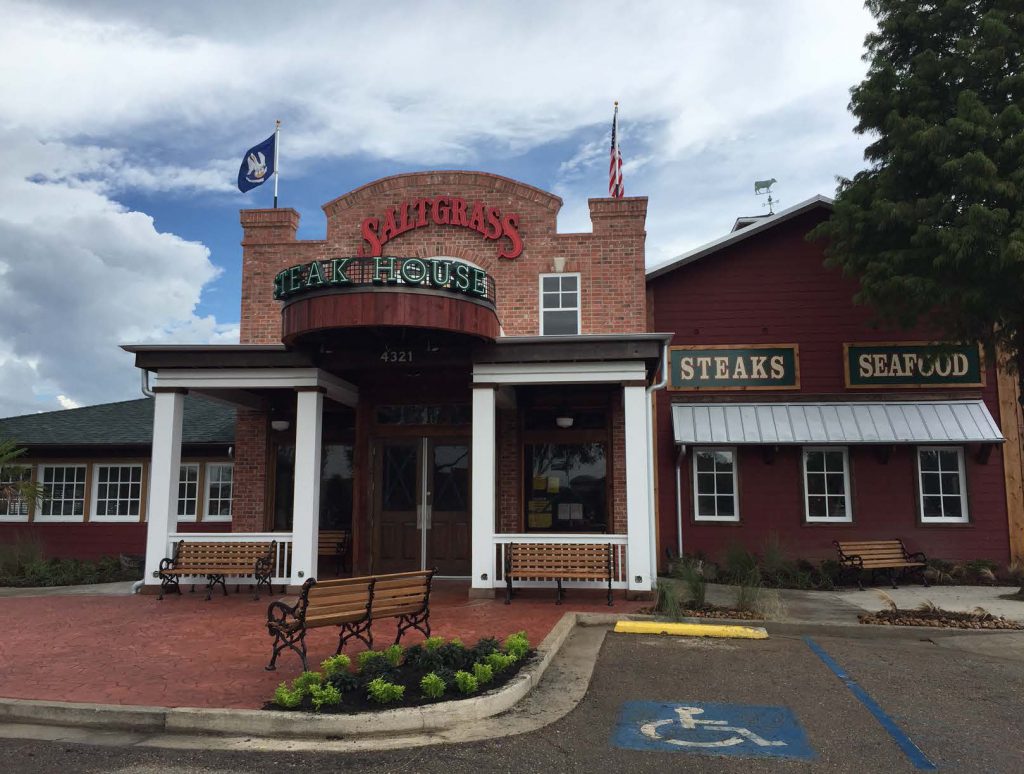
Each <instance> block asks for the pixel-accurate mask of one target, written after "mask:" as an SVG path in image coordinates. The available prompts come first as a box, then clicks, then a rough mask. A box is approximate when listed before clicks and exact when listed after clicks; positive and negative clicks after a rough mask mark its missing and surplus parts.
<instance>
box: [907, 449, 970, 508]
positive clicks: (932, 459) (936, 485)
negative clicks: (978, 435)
mask: <svg viewBox="0 0 1024 774" xmlns="http://www.w3.org/2000/svg"><path fill="white" fill-rule="evenodd" d="M917 468H918V475H919V476H920V487H919V488H920V491H921V521H922V522H947V523H949V522H966V521H967V487H966V486H965V478H966V476H965V474H964V450H963V448H962V447H959V446H953V447H949V446H922V447H919V448H918V450H917Z"/></svg>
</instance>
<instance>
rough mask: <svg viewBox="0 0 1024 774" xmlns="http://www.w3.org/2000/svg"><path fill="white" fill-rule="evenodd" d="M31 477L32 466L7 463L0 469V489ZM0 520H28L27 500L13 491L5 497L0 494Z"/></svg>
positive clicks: (23, 481)
mask: <svg viewBox="0 0 1024 774" xmlns="http://www.w3.org/2000/svg"><path fill="white" fill-rule="evenodd" d="M31 478H32V468H31V467H29V466H28V465H8V466H7V467H5V468H2V469H0V490H3V489H4V488H5V487H7V486H11V485H18V484H23V483H25V482H26V481H29V480H31ZM0 521H28V501H27V500H25V499H24V498H21V497H19V496H18V495H17V494H16V493H15V492H13V491H12V492H11V493H10V494H9V496H7V497H3V496H0Z"/></svg>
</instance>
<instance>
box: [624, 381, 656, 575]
mask: <svg viewBox="0 0 1024 774" xmlns="http://www.w3.org/2000/svg"><path fill="white" fill-rule="evenodd" d="M622 395H623V404H624V408H625V420H626V421H625V433H626V530H627V532H628V533H629V534H628V540H629V545H628V547H627V559H628V562H629V578H628V580H629V590H630V591H650V590H651V589H653V588H654V581H655V578H654V577H653V572H654V568H653V567H652V566H651V541H653V540H654V535H653V534H652V532H651V521H650V513H649V509H650V491H649V489H648V483H649V482H648V446H649V444H650V441H649V439H648V437H647V433H648V429H649V425H648V422H647V390H646V389H645V388H644V387H643V386H635V387H634V386H629V387H623V388H622Z"/></svg>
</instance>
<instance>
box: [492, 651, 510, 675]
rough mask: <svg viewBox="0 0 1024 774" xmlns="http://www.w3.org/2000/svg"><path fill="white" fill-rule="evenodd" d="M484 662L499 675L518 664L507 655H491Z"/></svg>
mask: <svg viewBox="0 0 1024 774" xmlns="http://www.w3.org/2000/svg"><path fill="white" fill-rule="evenodd" d="M484 662H485V663H486V664H487V665H488V666H489V667H490V668H491V669H493V670H494V673H495V674H498V673H499V672H504V671H505V670H506V669H508V668H509V667H510V666H512V665H513V664H514V663H516V660H515V659H514V658H512V656H509V655H508V654H506V653H489V654H488V655H487V658H486V659H484Z"/></svg>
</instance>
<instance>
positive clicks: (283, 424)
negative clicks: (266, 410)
mask: <svg viewBox="0 0 1024 774" xmlns="http://www.w3.org/2000/svg"><path fill="white" fill-rule="evenodd" d="M289 427H291V423H290V422H289V421H288V420H287V419H272V420H270V429H271V430H274V431H275V432H278V433H283V432H284V431H285V430H287V429H288V428H289Z"/></svg>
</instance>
